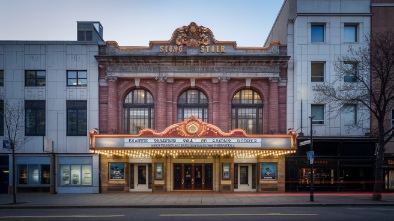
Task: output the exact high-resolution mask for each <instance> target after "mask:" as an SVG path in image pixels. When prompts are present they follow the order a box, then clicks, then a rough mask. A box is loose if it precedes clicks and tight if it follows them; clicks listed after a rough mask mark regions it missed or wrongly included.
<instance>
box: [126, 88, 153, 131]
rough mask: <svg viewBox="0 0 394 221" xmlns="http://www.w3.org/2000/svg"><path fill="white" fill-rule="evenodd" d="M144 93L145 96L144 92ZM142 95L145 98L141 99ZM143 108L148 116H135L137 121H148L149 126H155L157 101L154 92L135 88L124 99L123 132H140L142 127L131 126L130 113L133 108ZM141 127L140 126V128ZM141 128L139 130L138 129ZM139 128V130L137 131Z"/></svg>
mask: <svg viewBox="0 0 394 221" xmlns="http://www.w3.org/2000/svg"><path fill="white" fill-rule="evenodd" d="M140 93H143V96H142V94H140ZM140 97H142V98H143V99H139V98H140ZM137 109H142V110H143V111H144V112H146V113H147V114H148V117H147V118H133V119H135V121H137V120H138V119H139V120H143V121H145V120H146V121H147V128H151V129H153V128H154V125H155V119H154V116H155V114H154V113H155V102H154V100H153V96H152V94H151V93H150V92H149V91H147V90H145V89H134V90H132V91H130V92H129V93H128V94H127V95H126V97H125V99H124V101H123V132H124V133H125V134H138V133H139V131H140V130H141V129H143V128H142V127H140V126H138V125H136V128H135V129H133V128H130V121H131V120H132V119H131V116H130V113H131V111H132V110H137ZM138 127H140V128H138ZM138 129H139V130H138ZM137 130H138V131H137Z"/></svg>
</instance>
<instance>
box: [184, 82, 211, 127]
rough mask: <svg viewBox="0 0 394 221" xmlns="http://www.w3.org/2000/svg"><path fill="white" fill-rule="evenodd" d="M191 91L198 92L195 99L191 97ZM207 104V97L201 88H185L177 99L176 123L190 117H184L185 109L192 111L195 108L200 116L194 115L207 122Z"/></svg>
mask: <svg viewBox="0 0 394 221" xmlns="http://www.w3.org/2000/svg"><path fill="white" fill-rule="evenodd" d="M193 91H197V92H198V93H197V99H193V97H191V94H190V93H192V92H193ZM194 101H197V102H194ZM204 101H206V102H204ZM208 106H209V101H208V97H207V95H205V93H204V92H202V91H201V90H198V89H187V90H185V91H183V92H182V93H181V94H180V96H179V97H178V100H177V122H178V123H179V122H182V121H184V120H186V119H187V118H189V117H190V116H188V117H185V110H186V111H188V112H190V111H191V112H193V111H196V110H197V112H198V114H201V117H200V116H195V117H197V118H199V119H201V120H202V121H204V122H208Z"/></svg>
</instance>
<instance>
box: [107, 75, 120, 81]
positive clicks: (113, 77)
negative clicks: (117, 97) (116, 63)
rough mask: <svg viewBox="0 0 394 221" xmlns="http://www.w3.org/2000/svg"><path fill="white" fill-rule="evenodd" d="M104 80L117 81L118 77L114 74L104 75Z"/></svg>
mask: <svg viewBox="0 0 394 221" xmlns="http://www.w3.org/2000/svg"><path fill="white" fill-rule="evenodd" d="M105 80H107V81H115V82H116V81H118V77H116V76H105Z"/></svg>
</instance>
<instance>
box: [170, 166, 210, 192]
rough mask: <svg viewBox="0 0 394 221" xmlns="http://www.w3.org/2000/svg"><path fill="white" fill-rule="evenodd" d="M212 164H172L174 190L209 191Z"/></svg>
mask: <svg viewBox="0 0 394 221" xmlns="http://www.w3.org/2000/svg"><path fill="white" fill-rule="evenodd" d="M211 189H212V164H174V190H211Z"/></svg>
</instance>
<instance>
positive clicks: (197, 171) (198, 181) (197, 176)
mask: <svg viewBox="0 0 394 221" xmlns="http://www.w3.org/2000/svg"><path fill="white" fill-rule="evenodd" d="M202 167H203V166H202V165H201V164H197V165H194V189H195V190H201V189H202V180H203V170H202Z"/></svg>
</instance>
